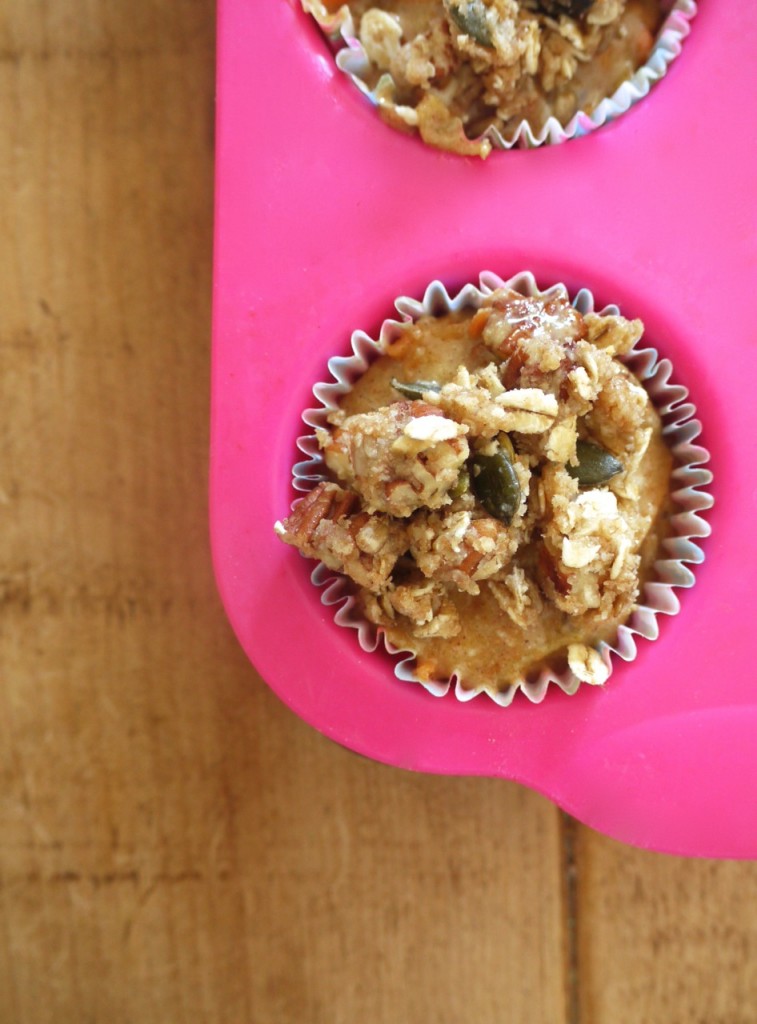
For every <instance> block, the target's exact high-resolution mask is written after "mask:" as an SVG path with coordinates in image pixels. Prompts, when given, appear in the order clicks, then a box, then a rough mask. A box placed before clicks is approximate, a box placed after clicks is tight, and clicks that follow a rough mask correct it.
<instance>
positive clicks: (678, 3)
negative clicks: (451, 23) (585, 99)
mask: <svg viewBox="0 0 757 1024" xmlns="http://www.w3.org/2000/svg"><path fill="white" fill-rule="evenodd" d="M301 2H302V5H303V7H304V9H305V10H306V11H308V12H309V13H310V14H312V15H313V17H314V18H315V20H316V21H317V22H318V24H319V26H320V27H321V29H322V30H323V32H324V33H325V34H326V35H327V36H328V37H329V38H330V39H331V41H332V43H333V45H334V46H335V47H337V53H336V64H337V67H338V68H339V69H340V71H343V72H344V73H345V74H346V75H348V76H349V77H350V78H351V79H352V81H353V82H354V83H355V85H356V86H357V88H358V89H359V90H360V91H361V92H362V93H363V94H364V95H365V96H366V97H367V98H368V100H369V101H370V102H371V103H372V104H373V105H374V106H375V107H387V108H388V109H390V110H394V111H397V108H396V107H395V106H394V104H388V103H387V101H386V100H385V99H383V98H382V94H383V95H386V94H387V91H388V90H391V87H392V79H391V76H390V75H388V74H384V75H382V76H381V78H380V79H379V81H378V82H377V83H376V85H375V86H374V87H373V88H371V86H370V85H369V84H368V81H367V78H368V76H369V73H370V69H371V62H370V60H369V59H368V56H367V54H366V52H365V50H364V48H363V44H362V43H361V42H360V40H359V39H358V38H357V35H356V32H355V25H354V22H353V20H352V14H351V13H350V11H349V9H348V8H347V7H346V6H343V7H341V8H340V9H339V10H338V11H337V12H336V13H333V14H332V13H329V12H328V11H327V10H326V8H325V6H324V4H323V2H322V0H301ZM696 13H697V5H696V2H695V0H675V3H673V4H672V6H671V8H670V11H669V13H668V14H667V16H666V18H665V20H664V21H663V23H662V25H661V27H660V30H659V31H658V33H657V38H656V39H655V42H654V46H653V47H652V52H651V53H650V55H649V59H648V60H647V62H646V64H642V66H641V67H639V68H637V70H636V71H635V72H634V74H633V75H632V76H631V78H629V79H627V80H626V81H625V82H623V83H622V84H621V85H620V86H619V87H618V88H617V89H616V90H615V92H614V93H613V94H612V95H611V96H608V97H606V98H605V99H603V100H602V101H601V102H600V103H599V104H598V105H597V107H596V108H595V109H594V110H593V111H592V112H591V113H590V114H589V113H586V111H583V110H579V111H578V112H577V113H576V114H574V115H573V117H572V118H571V119H570V121H569V122H568V123H567V125H562V124H560V122H559V121H558V120H557V118H556V117H550V118H548V119H547V121H546V123H545V124H544V126H543V128H542V129H541V131H539V132H534V131H533V129H532V128H531V126H530V125H529V123H528V122H527V121H521V122H520V123H519V124H518V126H517V128H515V130H514V131H513V132H512V133H510V134H507V135H503V134H502V133H501V132H500V131H499V129H498V128H495V127H491V128H487V130H486V131H485V132H484V133H483V135H481V136H480V137H479V138H478V139H473V140H468V139H465V140H463V141H464V142H467V143H468V144H470V143H474V144H475V143H478V142H481V141H482V140H488V141H489V142H490V143H491V146H492V149H513V148H516V147H517V148H520V149H535V148H537V147H538V146H544V145H555V144H557V143H560V142H567V140H568V139H578V138H581V137H582V136H584V135H588V134H589V133H590V132H593V131H596V129H597V128H601V127H602V125H605V124H608V123H609V122H610V121H613V120H615V118H617V117H619V116H620V115H621V114H624V113H625V112H626V111H627V110H629V109H630V108H631V107H632V106H633V105H634V104H635V103H638V102H639V100H641V99H643V98H644V97H645V96H646V95H647V93H648V92H649V91H650V89H651V88H652V86H653V85H655V84H656V83H657V82H659V81H660V79H661V78H663V77H664V76H665V75H666V74H667V70H668V67H669V66H670V64H671V62H672V61H673V60H675V58H676V57H677V56H678V55H679V54H680V52H681V46H682V45H683V41H684V39H685V38H686V36H687V35H688V34H689V30H690V22H691V19H692V18H693V17H694V15H695V14H696ZM399 116H400V117H401V113H400V115H399Z"/></svg>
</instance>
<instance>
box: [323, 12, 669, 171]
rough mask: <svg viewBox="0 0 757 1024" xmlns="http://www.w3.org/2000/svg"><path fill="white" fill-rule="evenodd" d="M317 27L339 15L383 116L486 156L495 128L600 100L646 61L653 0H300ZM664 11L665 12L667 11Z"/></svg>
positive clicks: (538, 120)
mask: <svg viewBox="0 0 757 1024" xmlns="http://www.w3.org/2000/svg"><path fill="white" fill-rule="evenodd" d="M303 3H304V5H305V7H306V9H308V10H310V11H312V12H313V13H314V14H315V16H316V17H317V18H319V20H321V21H322V22H323V20H324V19H328V17H329V12H331V14H332V15H333V14H334V13H335V12H337V11H340V10H341V11H342V13H343V15H344V16H345V17H346V16H347V13H348V14H349V17H350V18H351V23H352V24H353V26H354V29H353V30H354V32H355V36H356V38H357V39H358V40H359V42H360V43H361V44H362V47H363V49H364V51H365V54H366V57H367V61H368V66H367V68H365V69H364V71H363V73H362V74H361V78H362V80H363V82H364V83H365V85H366V87H367V88H368V89H369V90H371V91H372V94H373V95H374V97H375V99H376V100H377V102H378V105H379V108H380V110H381V112H382V114H383V115H384V117H385V118H386V119H387V120H388V121H389V122H390V123H392V124H393V125H394V126H395V127H398V128H402V129H405V130H410V131H416V130H417V131H418V132H419V134H420V135H421V137H422V138H423V139H424V141H426V142H427V143H429V144H431V145H433V146H437V147H439V148H441V149H447V150H451V151H453V152H458V153H473V154H475V153H477V154H479V155H481V156H486V155H487V154H488V152H489V151H490V149H491V140H490V138H489V134H490V133H489V134H485V133H487V132H488V130H490V129H495V130H496V131H497V132H498V133H499V134H500V135H501V136H503V137H507V136H511V135H513V134H514V133H515V132H516V131H517V130H518V127H519V125H521V124H522V123H523V122H526V123H527V124H528V125H529V126H530V128H531V130H532V132H533V133H535V134H538V133H539V132H541V131H542V129H543V128H544V126H545V124H546V123H547V121H548V119H550V118H555V119H556V120H557V121H558V122H559V123H560V124H561V125H567V124H568V122H569V121H570V120H571V118H572V117H574V115H575V114H577V112H579V111H583V112H584V113H586V114H591V112H592V111H594V110H595V108H596V107H597V106H598V105H599V103H600V102H601V101H602V100H603V99H605V98H607V97H609V96H612V94H613V93H614V92H615V91H616V90H617V89H618V87H619V86H620V85H621V84H622V83H623V82H625V81H627V80H628V79H630V77H631V76H632V75H633V73H634V72H635V70H636V69H637V68H639V67H640V66H641V65H643V64H644V63H645V62H646V61H647V59H648V57H649V55H650V53H651V50H652V46H653V43H654V39H655V35H656V33H657V32H658V30H659V28H660V26H661V24H662V22H663V18H664V10H663V8H664V6H665V5H664V3H661V2H660V0H348V3H347V4H346V5H345V4H340V3H338V2H332V0H328V2H327V3H326V4H324V2H323V0H303ZM668 7H669V5H668Z"/></svg>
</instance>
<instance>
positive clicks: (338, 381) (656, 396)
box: [292, 271, 713, 707]
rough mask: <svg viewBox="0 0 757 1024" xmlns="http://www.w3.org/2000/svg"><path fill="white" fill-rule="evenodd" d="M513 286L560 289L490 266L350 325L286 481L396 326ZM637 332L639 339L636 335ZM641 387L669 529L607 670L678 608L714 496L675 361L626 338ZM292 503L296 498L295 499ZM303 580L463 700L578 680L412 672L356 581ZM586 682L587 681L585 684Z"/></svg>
mask: <svg viewBox="0 0 757 1024" xmlns="http://www.w3.org/2000/svg"><path fill="white" fill-rule="evenodd" d="M503 287H507V288H512V289H514V290H516V291H518V292H520V293H521V294H523V295H526V296H529V297H535V296H549V295H552V294H562V295H567V294H568V290H567V289H566V287H565V286H564V285H562V284H556V285H553V286H552V287H551V288H549V289H546V290H541V289H539V287H538V285H537V282H536V279H535V278H534V276H533V274H532V273H531V272H530V271H523V272H521V273H518V274H516V275H515V276H514V277H511V278H510V279H509V280H507V281H505V280H502V278H500V277H499V276H498V275H497V274H494V273H492V272H489V271H485V272H483V273H481V275H480V279H479V283H478V285H474V284H471V283H469V284H466V285H465V286H464V287H463V288H462V289H461V290H460V291H458V292H456V293H454V294H450V293H449V292H448V291H447V289H446V288H445V286H444V285H443V284H442V283H441V282H440V281H433V282H431V284H429V285H428V287H427V288H426V291H425V294H424V295H423V298H422V299H413V298H409V297H406V296H403V297H401V298H398V299H397V300H396V301H395V308H396V310H397V312H398V313H399V319H387V320H385V321H384V322H383V324H382V325H381V328H380V331H379V333H378V336H377V337H376V338H375V339H374V338H372V337H370V335H368V334H366V333H365V332H364V331H355V332H354V333H353V334H352V336H351V349H352V355H349V356H344V357H342V356H334V357H332V358H331V359H329V361H328V370H329V373H330V375H331V379H330V380H328V381H324V382H320V383H317V384H316V385H315V386H314V387H313V394H314V396H315V398H316V401H317V403H318V404H317V406H314V407H313V408H310V409H308V410H306V411H305V412H304V413H303V416H302V419H303V422H304V423H305V425H306V426H307V427H308V428H310V432H309V433H308V434H306V435H304V436H302V437H300V438H299V439H298V441H297V446H298V448H299V450H300V451H301V452H302V454H303V456H305V458H304V459H303V460H301V461H299V462H297V463H296V464H295V466H294V467H293V471H292V473H293V486H294V488H295V489H296V490H298V491H304V492H307V491H310V490H312V489H313V488H314V487H315V486H316V485H317V484H318V483H319V482H320V481H322V480H324V479H327V478H328V476H327V474H326V473H325V466H324V463H323V460H322V457H321V454H320V449H319V446H318V442H317V440H316V436H315V433H314V431H315V429H316V428H318V427H325V426H326V425H327V419H326V417H327V415H328V414H329V412H331V411H332V410H334V409H336V408H337V407H338V405H339V402H340V399H341V398H342V397H343V396H344V395H345V394H347V393H348V392H349V391H350V390H351V389H352V386H353V384H354V383H355V381H357V379H358V378H359V377H360V376H361V375H362V374H363V373H365V371H366V370H367V369H368V367H369V365H370V364H371V363H372V362H373V361H374V360H376V359H377V358H379V357H380V356H381V355H382V354H383V353H384V352H385V351H386V350H387V348H388V347H389V345H391V343H392V342H393V341H395V340H396V339H397V338H398V337H399V336H400V335H401V333H402V331H403V329H404V327H405V326H406V325H407V324H408V323H411V322H414V321H416V320H418V319H419V318H420V317H422V316H428V315H431V316H443V315H445V314H446V313H451V312H458V311H460V310H462V309H466V308H469V309H478V308H479V307H480V305H481V303H482V302H483V300H484V299H485V298H486V296H488V295H489V294H491V292H493V291H495V290H496V289H497V288H503ZM572 302H573V305H574V307H575V308H576V309H577V310H578V311H579V312H580V313H582V314H585V313H589V312H593V311H594V309H595V306H594V297H593V295H592V293H591V291H589V290H588V289H587V288H581V289H580V290H579V291H578V292H577V293H576V294H575V297H574V298H573V299H572ZM599 312H601V313H602V314H604V315H611V314H618V313H619V312H620V310H619V309H618V307H617V306H615V305H608V306H606V307H605V308H604V309H602V310H600V311H599ZM643 341H644V339H643V338H642V339H641V342H640V343H637V344H638V345H641V344H643ZM620 358H621V359H622V361H623V362H624V363H625V364H626V365H627V366H628V368H629V369H630V370H631V371H632V372H633V373H634V375H635V376H636V377H637V378H638V380H639V381H640V383H641V384H642V385H643V387H644V388H645V389H646V391H647V393H648V395H649V396H650V398H651V400H652V403H653V404H654V406H655V408H656V409H657V411H658V413H659V415H660V417H661V420H662V424H663V436H664V438H665V440H666V441H667V443H668V446H669V447H670V450H671V452H672V456H673V471H672V485H671V486H672V491H671V499H672V501H673V505H674V509H673V512H672V514H671V517H670V527H671V530H672V534H671V536H669V537H667V538H666V539H664V540H663V541H662V544H661V550H660V554H659V557H658V558H657V560H656V561H655V563H654V578H653V579H652V580H651V581H650V582H648V583H646V584H645V586H644V590H643V594H642V596H641V600H640V603H639V604H638V605H637V606H636V608H635V610H634V611H633V613H632V615H631V617H630V619H629V620H628V621H627V622H626V623H625V624H624V625H621V626H620V627H619V628H618V630H617V634H616V636H615V637H614V638H613V640H612V642H608V643H605V642H603V643H599V644H597V646H596V650H597V651H598V652H599V655H600V657H601V658H602V660H603V662H604V664H605V666H606V667H607V669H608V672H612V667H613V658H612V655H616V656H617V657H618V658H620V659H621V660H623V661H626V662H629V661H633V660H634V658H635V657H636V654H637V637H641V638H643V639H645V640H656V639H657V638H658V636H659V623H658V616H660V615H676V614H677V613H678V611H679V610H680V602H679V600H678V597H677V596H676V590H677V589H678V588H689V587H691V586H693V585H694V582H695V576H694V573H693V572H692V570H691V569H690V568H689V566H690V565H698V564H700V563H701V562H703V561H704V553H703V551H702V548H701V547H700V546H699V544H698V541H700V540H701V539H702V538H704V537H707V536H708V535H709V533H710V527H709V524H708V523H707V522H706V520H705V519H703V518H702V516H701V513H702V512H704V511H706V510H707V509H709V508H711V507H712V504H713V499H712V496H711V495H710V493H709V492H708V490H707V488H708V487H709V485H710V484H711V482H712V473H711V472H710V470H709V469H708V468H706V463H707V462H708V461H709V458H710V456H709V452H708V451H707V449H705V448H703V447H702V446H701V445H699V444H697V443H695V442H696V441H697V439H698V437H699V435H700V433H701V430H702V426H701V423H700V421H699V420H698V419H697V418H696V407H695V406H694V404H693V403H692V402H691V401H689V393H688V390H687V389H686V388H685V387H683V386H682V385H680V384H676V383H674V382H672V381H671V377H672V375H673V367H672V364H671V362H670V360H669V359H666V358H660V357H659V355H658V352H657V350H656V349H655V348H651V347H646V346H645V347H634V348H633V349H632V350H631V351H630V352H629V353H628V354H627V355H625V356H622V357H620ZM295 504H296V503H295ZM311 580H312V582H313V584H314V585H315V586H317V587H319V588H322V592H321V601H322V603H323V605H325V606H326V607H329V608H333V609H334V621H335V623H336V624H337V625H339V626H345V627H348V628H350V629H354V630H355V631H356V632H357V638H358V642H359V644H360V646H361V648H362V649H363V650H364V651H366V652H373V651H376V650H377V649H378V648H380V647H381V646H383V647H384V648H385V650H386V651H387V652H388V653H389V654H390V655H393V656H395V658H396V662H395V667H394V673H395V675H396V677H397V678H398V679H400V680H403V681H406V682H414V683H420V685H421V686H423V687H424V689H426V690H427V691H428V692H429V693H431V694H433V695H434V696H445V695H447V694H448V693H449V692H450V691H452V692H454V695H455V697H456V698H457V699H458V700H459V701H469V700H472V699H473V698H475V697H477V696H479V695H481V694H486V695H488V697H489V698H491V700H493V701H494V702H495V703H496V704H498V705H500V706H502V707H507V706H508V705H509V704H511V703H512V701H513V699H514V697H515V694H516V693H517V692H518V691H519V690H522V692H523V693H524V694H525V696H526V697H527V698H528V700H530V701H531V702H533V703H535V704H538V703H540V702H541V701H542V700H543V699H544V697H545V695H546V693H547V690H548V689H549V686H550V683H554V684H555V685H556V686H558V687H559V688H560V689H561V690H562V691H563V692H565V693H566V694H574V693H575V692H576V691H577V689H578V688H579V686H580V685H581V683H580V680H579V679H578V678H577V677H576V676H575V675H574V674H573V672H572V671H571V670H570V668H568V667H566V668H565V669H564V670H563V671H560V672H557V671H554V670H552V669H549V668H544V669H542V670H541V671H540V672H539V674H538V676H536V677H535V678H530V679H526V678H521V679H519V680H517V681H516V682H515V683H514V684H513V685H511V686H510V687H509V688H507V689H506V690H502V691H497V690H494V689H489V688H487V687H478V688H468V687H466V686H465V685H464V681H463V680H462V679H461V678H460V677H459V676H458V675H457V674H453V675H452V676H451V677H450V678H449V679H447V680H443V681H440V680H431V681H426V680H420V679H419V678H418V677H417V676H416V674H415V661H416V658H415V655H414V654H413V653H412V652H409V651H403V650H398V649H397V648H395V647H394V646H393V645H392V644H391V643H390V642H389V640H388V638H387V637H386V635H385V633H384V631H383V629H382V628H381V627H377V626H375V625H374V624H373V623H370V622H368V621H366V620H365V619H364V618H362V616H361V615H360V612H359V608H358V606H357V602H356V600H355V593H356V588H355V585H354V584H353V583H352V582H351V581H350V580H349V579H348V578H346V577H343V576H340V575H338V574H336V573H335V572H333V571H332V570H330V569H327V568H326V567H325V566H324V565H323V564H322V563H319V564H318V565H317V566H316V568H315V569H314V571H313V573H312V575H311ZM586 685H589V684H586Z"/></svg>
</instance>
